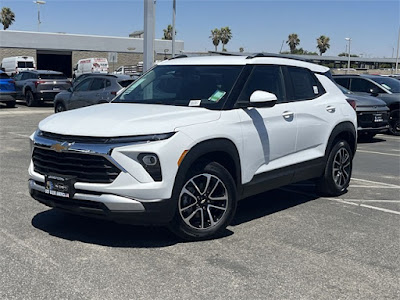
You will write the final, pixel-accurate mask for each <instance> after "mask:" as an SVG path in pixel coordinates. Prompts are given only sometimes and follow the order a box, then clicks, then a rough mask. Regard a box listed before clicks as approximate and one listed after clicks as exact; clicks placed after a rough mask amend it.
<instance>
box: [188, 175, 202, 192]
mask: <svg viewBox="0 0 400 300" xmlns="http://www.w3.org/2000/svg"><path fill="white" fill-rule="evenodd" d="M190 182H191V183H192V184H193V186H194V188H195V189H196V191H197V192H198V193H199V195H202V193H201V192H200V188H199V187H198V186H197V184H196V183H195V182H194V180H193V179H191V180H190Z"/></svg>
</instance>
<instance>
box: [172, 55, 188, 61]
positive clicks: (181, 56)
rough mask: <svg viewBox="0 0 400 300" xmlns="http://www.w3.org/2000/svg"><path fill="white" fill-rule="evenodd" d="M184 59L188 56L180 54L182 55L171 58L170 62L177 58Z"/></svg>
mask: <svg viewBox="0 0 400 300" xmlns="http://www.w3.org/2000/svg"><path fill="white" fill-rule="evenodd" d="M184 57H188V56H187V55H186V54H180V55H177V56H174V57H171V58H169V59H168V60H171V59H177V58H184Z"/></svg>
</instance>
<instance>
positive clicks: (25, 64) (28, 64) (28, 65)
mask: <svg viewBox="0 0 400 300" xmlns="http://www.w3.org/2000/svg"><path fill="white" fill-rule="evenodd" d="M18 68H33V62H31V61H19V62H18Z"/></svg>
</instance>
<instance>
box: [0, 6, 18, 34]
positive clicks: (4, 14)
mask: <svg viewBox="0 0 400 300" xmlns="http://www.w3.org/2000/svg"><path fill="white" fill-rule="evenodd" d="M14 21H15V14H14V13H13V12H12V11H11V9H9V8H8V7H3V8H2V9H1V12H0V22H1V24H3V29H4V30H6V29H7V28H8V27H10V25H11V24H12V23H13V22H14Z"/></svg>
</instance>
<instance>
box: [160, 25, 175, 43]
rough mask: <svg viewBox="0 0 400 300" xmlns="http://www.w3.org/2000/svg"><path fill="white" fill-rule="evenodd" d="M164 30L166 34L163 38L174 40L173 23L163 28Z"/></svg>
mask: <svg viewBox="0 0 400 300" xmlns="http://www.w3.org/2000/svg"><path fill="white" fill-rule="evenodd" d="M163 31H164V36H163V38H162V39H163V40H172V25H171V24H169V25H168V26H167V28H166V29H163ZM175 35H176V30H175Z"/></svg>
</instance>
